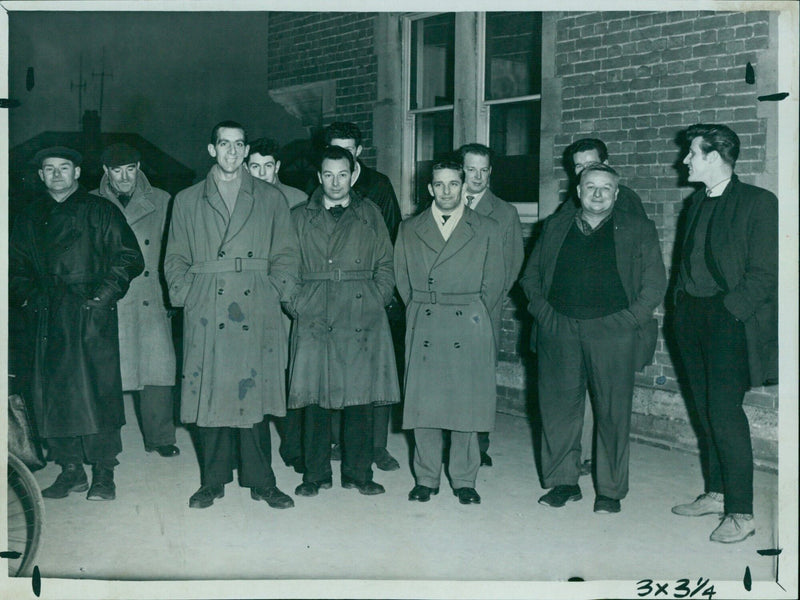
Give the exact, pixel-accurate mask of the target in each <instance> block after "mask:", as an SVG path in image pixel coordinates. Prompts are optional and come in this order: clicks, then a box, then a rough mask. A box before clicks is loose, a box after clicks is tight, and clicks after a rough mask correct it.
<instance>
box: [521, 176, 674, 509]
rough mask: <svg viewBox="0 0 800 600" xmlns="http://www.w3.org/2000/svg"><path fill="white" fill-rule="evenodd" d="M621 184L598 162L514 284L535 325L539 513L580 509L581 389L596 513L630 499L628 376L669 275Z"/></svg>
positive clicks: (548, 224) (650, 332)
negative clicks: (589, 402) (587, 409)
mask: <svg viewBox="0 0 800 600" xmlns="http://www.w3.org/2000/svg"><path fill="white" fill-rule="evenodd" d="M618 182H619V175H617V172H616V171H614V169H612V168H611V167H609V166H607V165H604V164H602V163H592V164H591V165H588V166H587V167H586V168H585V169H584V170H583V171H582V172H581V176H580V186H579V187H578V190H577V194H578V197H579V198H580V201H581V209H580V210H579V211H576V212H573V211H558V212H557V213H555V214H554V215H552V216H551V217H549V218H548V219H547V220H546V221H545V222H544V227H543V229H542V233H541V235H540V237H539V239H538V240H537V243H536V246H535V247H534V249H533V252H532V253H531V256H530V258H529V259H528V265H527V267H526V268H525V274H524V275H523V277H522V279H521V280H520V283H521V285H522V288H523V290H525V294H526V295H527V296H528V300H529V301H530V303H529V305H528V310H529V311H530V313H531V314H532V315H533V317H534V330H533V331H532V333H531V348H532V349H533V350H534V351H535V352H537V354H538V361H537V365H538V373H539V409H540V412H541V418H542V480H543V484H544V487H546V488H552V489H551V490H550V491H549V492H548V493H547V494H545V495H544V496H542V497H541V498H540V499H539V503H540V504H544V505H546V506H552V507H561V506H564V504H566V503H567V502H569V501H575V500H580V499H581V497H582V495H581V489H580V487H579V486H578V478H579V475H580V448H579V446H578V444H579V440H580V436H581V427H582V424H583V415H584V402H585V401H586V384H587V380H588V383H589V386H590V387H591V390H592V399H593V401H594V402H595V415H596V416H597V459H596V464H595V469H596V479H595V484H596V491H597V496H596V498H595V503H594V511H595V512H598V513H616V512H619V511H620V499H621V498H624V497H625V495H626V494H627V492H628V457H629V446H630V442H629V439H628V438H629V434H630V419H631V405H632V401H633V382H634V372H635V371H637V370H640V369H642V368H643V367H644V365H645V364H647V363H649V361H650V360H651V359H652V356H653V352H654V351H655V344H656V338H657V336H658V327H657V322H656V320H655V319H654V318H653V310H654V309H655V308H656V306H658V304H659V303H660V302H661V301H662V299H663V296H664V290H665V288H666V274H665V270H664V262H663V260H662V257H661V248H660V246H659V242H658V233H657V232H656V227H655V224H654V223H653V222H652V221H651V220H649V219H645V218H642V217H640V216H638V215H636V214H634V213H631V212H629V211H622V210H620V211H618V210H616V209H615V202H616V199H617V194H618Z"/></svg>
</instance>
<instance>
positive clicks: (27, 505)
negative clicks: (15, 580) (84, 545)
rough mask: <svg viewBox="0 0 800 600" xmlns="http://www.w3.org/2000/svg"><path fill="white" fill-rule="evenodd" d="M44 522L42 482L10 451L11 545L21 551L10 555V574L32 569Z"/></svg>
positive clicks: (25, 573) (26, 572)
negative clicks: (40, 485)
mask: <svg viewBox="0 0 800 600" xmlns="http://www.w3.org/2000/svg"><path fill="white" fill-rule="evenodd" d="M43 526H44V501H43V500H42V493H41V492H40V491H39V484H38V483H37V482H36V479H34V477H33V475H31V472H30V471H29V470H28V467H26V466H25V464H24V463H23V462H22V461H21V460H20V459H18V458H17V457H16V456H14V455H13V454H9V455H8V546H7V550H9V551H11V552H17V553H19V557H17V558H13V557H11V558H9V559H8V574H9V576H11V577H27V576H29V575H30V573H31V571H32V569H33V561H34V559H35V558H36V551H37V550H38V549H39V540H40V538H41V537H42V528H43Z"/></svg>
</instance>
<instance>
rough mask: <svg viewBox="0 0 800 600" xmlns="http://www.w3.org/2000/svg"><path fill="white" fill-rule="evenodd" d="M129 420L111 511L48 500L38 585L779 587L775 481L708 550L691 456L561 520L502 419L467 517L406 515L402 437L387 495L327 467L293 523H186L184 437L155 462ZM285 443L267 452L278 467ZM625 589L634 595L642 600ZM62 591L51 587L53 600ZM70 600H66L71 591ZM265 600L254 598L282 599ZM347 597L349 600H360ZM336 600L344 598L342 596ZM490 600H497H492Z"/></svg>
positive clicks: (235, 507)
mask: <svg viewBox="0 0 800 600" xmlns="http://www.w3.org/2000/svg"><path fill="white" fill-rule="evenodd" d="M126 410H127V413H128V425H126V426H125V427H124V428H123V446H124V448H125V450H124V452H123V454H122V455H121V457H120V462H121V464H120V466H119V467H117V469H116V482H117V500H115V501H113V502H87V501H86V500H85V494H72V495H70V496H69V497H68V498H66V499H63V500H46V511H47V512H46V531H45V536H44V539H43V543H42V548H41V552H40V554H39V557H38V565H39V568H40V570H41V573H42V576H43V577H45V578H65V579H73V578H80V579H101V580H106V579H109V580H113V579H121V580H162V579H165V580H178V579H183V580H186V579H188V580H195V579H200V580H208V579H269V580H295V579H302V580H309V579H310V580H327V579H345V580H350V579H369V580H376V579H378V580H433V581H443V580H472V581H483V580H489V581H509V580H510V581H516V582H529V581H565V580H567V579H568V578H571V577H580V578H582V579H584V580H586V581H599V580H611V579H613V580H629V581H633V582H635V581H638V580H641V579H645V578H651V579H654V580H656V581H665V582H666V581H672V582H673V583H672V584H671V585H675V584H674V582H675V581H676V580H678V579H680V578H689V579H691V580H692V581H693V583H694V582H696V580H697V579H698V578H699V577H703V578H709V579H710V580H711V582H712V583H713V582H714V581H721V580H729V581H733V582H741V581H742V580H743V577H744V574H745V570H746V569H747V568H748V567H749V569H750V573H751V576H752V579H753V580H754V581H757V582H759V581H773V580H774V579H775V560H774V559H772V558H768V557H764V556H760V555H759V554H757V552H756V551H757V550H758V549H763V548H772V547H775V546H776V541H775V540H776V537H777V532H776V528H775V523H776V512H777V500H776V498H777V476H776V475H774V474H771V473H765V472H756V474H755V512H756V516H757V533H756V535H755V536H754V537H752V538H750V539H749V540H747V541H745V542H743V543H740V544H733V545H730V546H725V545H720V544H714V543H712V542H709V541H708V535H709V533H710V532H711V531H712V529H713V528H714V527H715V526H716V523H717V518H716V517H714V516H708V517H701V518H696V519H689V518H681V517H677V516H674V515H672V514H671V513H670V510H669V509H670V507H671V506H672V505H673V504H676V503H678V502H681V501H688V500H691V499H692V498H693V497H694V496H695V495H696V494H698V493H700V491H702V490H701V478H700V469H699V464H698V459H697V457H696V456H693V455H689V454H684V453H680V452H671V451H668V450H663V449H659V448H654V447H651V446H645V445H641V444H633V446H632V451H631V491H630V494H629V496H628V497H627V498H626V499H625V500H624V501H623V503H622V509H623V510H622V512H621V513H619V514H617V515H597V514H594V513H593V512H592V501H593V498H594V494H593V491H592V488H591V483H590V479H589V478H582V479H581V486H582V488H583V491H584V499H583V501H581V502H576V503H572V504H569V505H567V506H566V507H565V508H562V509H552V508H548V507H544V506H541V505H539V504H537V502H536V500H537V499H538V498H539V496H540V495H541V494H542V493H543V490H542V489H541V486H540V483H539V480H538V477H537V474H536V468H535V463H534V455H533V445H532V441H531V430H530V427H529V425H528V422H527V421H526V420H524V419H521V418H517V417H511V416H505V415H498V422H497V430H496V432H495V433H494V434H493V435H492V447H491V451H490V453H491V454H492V456H493V458H494V463H495V464H494V466H493V467H491V468H482V469H481V471H480V473H479V476H478V483H477V489H478V491H479V492H480V494H481V496H482V497H483V503H482V504H481V505H479V506H475V505H471V506H462V505H460V504H459V503H458V501H457V499H456V498H455V497H454V496H453V495H452V493H451V491H450V489H449V487H448V486H447V484H446V483H444V484H443V487H442V492H441V493H440V494H439V495H438V496H435V497H433V498H432V500H431V501H430V502H428V503H426V504H421V503H417V502H409V501H408V500H407V493H408V491H409V490H410V489H411V487H412V486H413V479H412V476H411V473H410V469H409V467H408V455H409V448H408V444H407V442H406V437H405V436H404V435H403V434H401V433H394V434H392V435H391V436H390V441H389V449H390V451H391V452H392V453H393V454H394V455H395V456H396V457H397V458H398V459H399V460H400V461H401V463H402V468H401V470H399V471H395V472H391V473H383V472H380V471H376V475H375V479H376V481H378V482H379V483H382V484H383V485H384V486H385V487H386V490H387V492H386V494H385V495H381V496H362V495H360V494H359V493H358V492H357V491H356V490H345V489H343V488H341V487H340V486H339V478H338V472H337V471H338V469H337V463H334V487H333V488H332V489H331V490H323V491H321V492H320V495H319V496H317V497H315V498H303V497H295V503H296V506H295V508H293V509H289V510H282V511H279V510H274V509H270V508H269V507H268V506H267V505H266V503H264V502H255V501H253V500H251V499H250V495H249V490H247V489H244V488H240V487H239V486H238V484H236V483H234V484H229V485H228V486H227V487H226V490H225V497H224V498H223V499H221V500H218V501H217V502H216V503H215V504H214V506H212V507H211V508H208V509H205V510H196V509H190V508H189V507H188V500H189V496H190V495H191V494H192V493H193V492H194V491H195V490H196V489H197V487H198V485H199V481H200V477H199V467H198V463H197V459H196V456H195V452H194V451H193V448H192V444H191V440H190V437H189V434H188V432H187V431H186V430H185V429H180V430H179V432H178V445H179V446H180V448H181V450H182V454H181V455H180V456H179V457H176V458H171V459H164V458H160V457H158V456H157V455H156V454H147V453H146V452H145V451H144V449H143V447H142V440H141V435H140V433H139V429H138V427H137V425H136V420H135V417H134V415H133V410H132V406H131V404H130V402H129V401H128V400H126ZM273 433H274V429H273ZM277 442H278V440H277V436H274V437H273V445H274V447H275V454H274V456H275V457H277ZM273 463H274V466H275V471H276V476H277V478H278V485H279V487H280V488H281V489H283V490H284V491H285V492H287V493H289V494H292V493H293V491H294V488H295V486H296V485H298V484H299V483H300V476H299V475H297V474H295V473H294V471H292V470H290V469H288V468H287V467H285V466H284V465H283V463H282V462H280V460H279V459H277V458H276V459H275V460H274V461H273ZM58 472H59V468H58V467H57V466H56V465H54V464H52V463H51V464H49V465H48V466H47V467H46V468H45V469H43V470H41V471H39V472H37V473H36V478H37V480H38V481H39V483H40V485H41V486H42V487H46V486H47V485H49V484H50V483H51V482H52V481H53V479H54V478H55V476H56V475H57V474H58ZM339 585H341V584H339ZM632 585H634V586H635V584H628V587H627V588H625V589H627V590H628V592H629V593H630V595H631V597H636V588H635V587H631V586H632ZM53 589H54V588H53V585H52V584H50V583H49V582H48V581H47V580H45V581H44V590H45V592H47V591H48V590H49V591H50V593H53ZM62 589H63V590H68V589H72V588H70V587H69V582H66V583H64V584H63V586H62ZM92 589H96V588H92ZM99 589H101V590H103V591H102V592H99V593H100V594H101V596H100V597H111V595H108V596H103V595H102V594H105V593H109V594H110V592H107V590H108V588H107V587H106V586H105V585H103V586H102V587H101V588H99ZM126 589H127V590H130V589H132V588H126ZM148 589H150V588H148ZM259 589H261V590H262V591H261V592H258V593H260V594H264V595H269V594H270V593H273V592H266V591H263V590H265V589H267V588H259ZM292 589H293V592H292V593H291V594H289V593H286V592H280V593H281V594H283V593H286V595H284V596H282V597H289V595H297V594H300V596H301V597H302V596H306V597H320V596H322V595H325V594H326V592H325V590H326V589H327V590H329V593H331V594H334V593H335V592H334V591H333V590H338V589H344V590H347V589H348V588H347V587H346V585H345V587H344V588H338V587H336V586H335V585H334V584H331V587H328V588H323V589H322V591H319V590H316V589H315V590H314V591H310V592H305V593H303V592H298V591H297V589H302V588H292ZM354 589H355V588H350V590H351V593H353V594H354V595H357V593H356V592H355V591H353V590H354ZM382 589H384V590H385V589H391V588H382ZM453 589H455V588H453ZM469 589H471V590H472V592H471V594H474V595H478V596H480V595H482V593H483V592H481V591H480V590H482V589H483V588H480V589H479V588H476V587H473V588H469ZM737 589H741V590H742V591H743V588H737ZM446 590H447V588H445V589H444V591H443V592H442V593H443V594H445V597H446V596H447V595H448V594H447V591H446ZM0 591H2V588H0ZM64 593H65V594H66V593H67V592H66V591H65V592H64ZM93 593H95V592H92V594H93ZM126 593H130V592H126ZM142 593H143V594H144V593H145V592H142ZM149 593H151V594H152V593H154V592H153V591H152V589H151V591H150V592H149ZM155 593H156V594H157V592H155ZM339 593H341V594H344V597H347V592H346V591H342V592H339ZM364 593H366V594H367V596H370V595H373V596H372V597H377V596H378V595H381V594H382V593H384V592H381V591H376V590H375V589H373V590H372V591H367V592H364ZM423 593H424V592H423ZM493 593H496V592H489V596H488V597H499V596H498V595H492V594H493ZM528 593H529V592H528ZM672 593H673V592H672V591H670V596H669V597H674V596H672ZM392 594H393V595H395V596H400V595H401V594H399V593H398V592H397V591H395V592H392ZM413 594H416V595H417V597H420V593H418V592H413V593H412V596H411V597H414V595H413ZM508 594H510V595H511V596H513V593H512V592H511V591H509V592H508ZM90 595H91V594H90V593H89V592H87V593H86V594H85V595H84V596H81V595H80V594H79V593H76V595H74V596H70V597H90ZM209 595H211V594H209ZM503 595H505V593H504V594H503ZM0 597H2V594H0ZM9 597H17V596H9ZM43 597H48V595H47V594H43ZM92 597H93V596H92ZM113 597H126V596H117V595H114V596H113ZM130 597H133V596H130ZM136 597H140V596H138V595H137V596H136ZM141 597H146V596H141ZM154 597H158V596H157V595H156V596H154ZM523 597H526V596H525V595H523ZM528 597H529V596H528ZM661 597H662V598H663V597H665V596H664V595H661ZM696 597H699V595H698V596H696ZM753 597H756V596H753ZM758 597H764V596H758Z"/></svg>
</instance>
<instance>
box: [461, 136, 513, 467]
mask: <svg viewBox="0 0 800 600" xmlns="http://www.w3.org/2000/svg"><path fill="white" fill-rule="evenodd" d="M458 154H459V157H460V159H461V164H462V165H463V167H464V187H463V188H462V189H461V197H462V201H463V202H464V204H466V206H467V207H469V208H471V209H472V210H474V211H475V212H477V213H478V214H481V215H484V216H487V217H489V218H491V219H494V220H495V221H497V223H498V224H499V225H500V235H501V238H500V244H501V245H502V248H503V261H504V264H505V282H504V284H503V300H502V301H501V302H498V303H497V305H496V306H495V309H494V310H493V311H492V314H491V317H492V325H493V327H494V335H495V344H496V345H497V347H498V349H499V346H500V335H501V324H502V319H503V306H504V305H505V304H506V303H507V302H508V301H509V300H508V293H509V292H510V291H511V286H513V285H514V282H515V281H516V280H517V277H519V270H520V269H521V268H522V261H523V259H524V258H525V256H524V255H525V250H524V246H523V242H522V224H521V223H520V220H519V213H518V212H517V209H516V208H514V207H513V206H512V205H511V204H509V203H508V202H505V201H504V200H502V199H500V198H498V197H497V196H495V195H494V194H493V193H492V190H490V189H489V180H490V177H491V175H492V158H493V152H492V150H491V149H490V148H489V147H488V146H484V145H483V144H465V145H463V146H461V148H459V150H458ZM478 444H479V446H480V452H481V465H482V466H487V467H491V466H492V458H491V456H489V433H488V432H486V431H482V432H480V433H479V434H478Z"/></svg>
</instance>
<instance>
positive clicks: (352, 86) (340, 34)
mask: <svg viewBox="0 0 800 600" xmlns="http://www.w3.org/2000/svg"><path fill="white" fill-rule="evenodd" d="M374 22H375V14H374V13H329V12H313V13H312V12H307V13H306V12H302V13H301V12H297V13H295V12H275V13H270V19H269V34H268V40H269V41H268V52H269V56H270V60H269V68H268V71H267V77H268V80H269V87H270V89H279V88H282V87H286V86H293V85H300V84H305V83H315V82H320V81H327V80H331V79H333V80H336V110H335V118H332V119H330V120H331V121H333V120H339V121H352V122H353V123H355V124H357V125H358V127H359V128H360V129H361V133H362V136H363V138H364V139H363V146H364V153H363V155H362V158H363V160H364V161H365V162H366V163H367V164H368V165H369V166H374V157H375V152H374V148H373V144H372V110H373V107H374V104H375V101H376V97H377V59H376V56H375V52H374V46H373V32H374ZM327 124H328V123H324V125H327Z"/></svg>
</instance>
